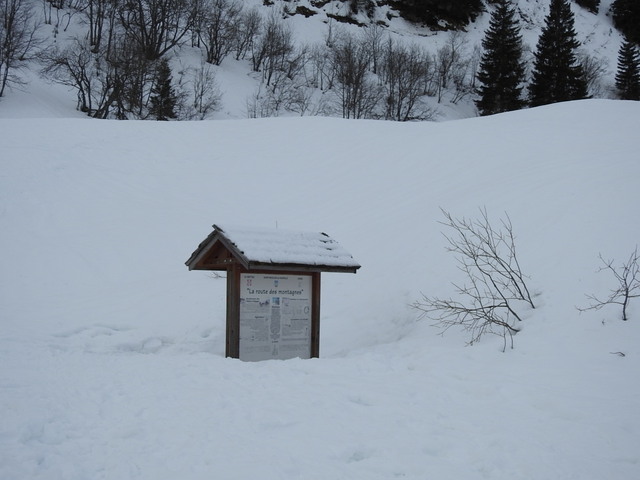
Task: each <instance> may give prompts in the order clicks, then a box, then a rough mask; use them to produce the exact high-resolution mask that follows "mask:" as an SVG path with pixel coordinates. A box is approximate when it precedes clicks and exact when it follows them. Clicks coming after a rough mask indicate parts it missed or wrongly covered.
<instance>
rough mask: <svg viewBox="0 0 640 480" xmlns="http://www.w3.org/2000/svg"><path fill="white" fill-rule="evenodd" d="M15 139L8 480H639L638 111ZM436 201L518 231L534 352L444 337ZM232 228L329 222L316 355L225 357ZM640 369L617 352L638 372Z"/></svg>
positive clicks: (9, 238)
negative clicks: (197, 255) (220, 227)
mask: <svg viewBox="0 0 640 480" xmlns="http://www.w3.org/2000/svg"><path fill="white" fill-rule="evenodd" d="M18 116H19V115H18V112H14V113H13V117H14V118H12V119H2V120H0V167H1V168H0V231H1V232H2V234H1V235H0V252H2V253H0V412H2V415H0V478H1V479H7V480H9V479H11V480H26V479H30V480H37V479H46V480H58V479H59V480H63V479H64V480H76V479H77V480H80V479H88V478H90V479H114V478H117V479H144V480H162V479H166V480H170V479H171V480H174V479H177V478H180V479H184V480H196V479H198V480H199V479H210V478H222V479H239V480H245V479H250V478H256V477H260V478H262V479H265V480H276V479H301V480H309V479H312V480H313V479H323V480H325V479H367V480H373V479H381V480H382V479H385V480H387V479H389V478H396V477H398V478H406V479H416V480H417V479H424V478H450V479H453V478H455V479H482V478H491V479H505V480H507V479H509V480H512V479H527V480H528V479H550V478H553V479H557V480H563V479H575V478H579V479H581V480H583V479H593V480H600V479H603V478H615V479H623V480H633V479H637V478H639V477H640V453H639V452H640V411H639V410H638V404H639V403H640V386H639V384H638V372H639V371H640V347H639V345H640V344H639V342H638V339H639V338H640V337H639V335H640V302H639V301H638V299H635V300H633V301H632V304H631V309H630V311H629V314H630V317H631V318H630V320H629V321H627V322H623V321H622V320H620V311H619V309H618V308H617V307H616V306H608V307H606V308H604V309H603V310H601V311H595V312H594V311H589V312H584V313H579V312H578V310H577V309H576V306H584V305H586V304H587V303H588V301H587V299H586V297H585V294H591V293H594V294H598V295H605V294H606V292H607V291H608V290H609V289H611V288H615V286H616V285H613V284H612V278H610V277H609V276H608V275H607V273H596V270H597V269H598V267H599V266H600V261H599V260H598V254H599V253H601V254H602V255H603V256H604V257H605V258H608V259H609V258H610V259H615V261H616V264H617V263H620V262H622V261H624V260H625V259H626V258H627V257H628V255H629V254H630V253H631V251H632V250H633V249H634V248H635V246H636V245H638V243H640V222H638V212H637V210H638V205H639V204H640V193H639V192H640V190H639V189H638V179H639V178H640V162H639V159H638V151H640V139H639V138H638V136H637V132H638V131H639V130H640V104H638V103H637V102H621V101H607V100H590V101H582V102H573V103H568V104H557V105H552V106H548V107H543V108H537V109H530V110H525V111H519V112H514V113H510V114H504V115H497V116H493V117H486V118H476V119H469V120H460V121H455V122H443V123H410V124H400V123H391V122H375V121H346V120H340V119H328V118H319V117H314V118H302V119H300V118H281V119H262V120H226V121H224V120H221V121H204V122H136V121H130V122H117V121H87V120H85V119H71V118H67V119H62V118H55V119H18V118H15V117H18ZM440 207H442V208H445V209H447V210H449V211H450V212H451V213H452V214H453V215H455V216H466V217H474V216H477V215H478V214H479V210H478V209H479V208H482V207H486V209H487V211H488V213H489V215H490V217H491V218H493V219H496V221H498V220H499V219H500V218H501V217H502V216H503V215H504V213H505V212H507V213H508V214H509V216H510V218H511V220H512V222H513V227H514V233H515V235H516V243H517V246H518V254H519V258H520V261H521V263H522V267H523V270H524V272H525V273H526V274H527V275H528V276H529V277H530V280H529V285H530V286H531V288H532V289H533V291H534V292H535V301H536V304H537V308H536V309H535V310H531V309H528V310H524V311H523V312H522V313H523V316H524V320H523V322H522V331H521V332H520V333H518V334H517V335H516V337H515V348H514V349H513V350H507V351H506V352H504V353H503V352H502V346H503V345H502V340H501V339H500V338H498V337H491V336H489V337H485V338H483V339H482V341H481V342H480V343H478V344H476V345H474V346H473V347H467V346H465V343H466V341H467V340H468V337H467V335H466V333H465V332H460V331H457V330H455V329H452V330H449V331H448V332H447V333H446V334H445V335H444V336H443V337H441V336H439V335H438V330H437V329H435V328H434V327H432V326H431V324H430V322H429V321H428V320H426V319H422V320H420V319H419V315H418V313H419V312H417V311H415V310H413V309H411V308H410V307H409V305H410V304H411V303H413V302H415V301H416V300H419V299H420V298H421V294H422V293H426V294H430V295H442V296H447V295H452V294H453V293H454V292H453V287H452V286H451V281H455V280H457V279H459V276H458V275H459V274H458V272H457V270H456V265H455V261H454V258H453V257H452V256H451V255H450V254H448V253H447V252H446V251H445V239H444V238H443V236H442V234H441V232H442V229H443V226H442V225H440V224H439V223H438V222H439V221H441V220H442V219H443V218H442V214H441V212H440ZM213 223H219V224H233V225H247V226H259V227H272V228H275V227H276V226H277V227H278V228H283V229H285V228H287V229H294V230H306V231H325V232H327V233H328V234H329V235H331V236H332V237H333V238H335V239H337V240H338V241H339V242H340V243H341V244H342V245H343V246H344V247H345V248H346V249H347V250H348V251H349V252H350V253H352V254H353V256H354V257H355V259H356V260H357V261H358V262H359V263H360V264H361V265H362V268H361V269H360V270H359V271H358V273H357V274H356V275H351V274H331V273H327V274H324V275H323V284H322V310H321V318H322V320H321V341H320V350H321V358H320V359H314V360H298V359H295V360H288V361H267V362H260V363H243V362H240V361H238V360H232V359H225V358H224V334H225V332H224V328H225V327H224V315H225V303H224V302H225V300H224V298H225V288H226V284H225V281H224V280H223V279H216V278H212V277H211V276H209V275H207V274H206V273H203V272H195V271H193V272H189V271H188V270H187V268H186V267H185V265H184V262H185V261H186V260H187V258H188V257H189V255H190V254H191V252H192V251H193V250H194V249H195V248H196V247H197V245H198V242H200V241H201V240H202V239H203V238H204V237H205V236H206V235H207V234H208V233H209V232H210V231H211V225H212V224H213ZM623 355H624V356H623Z"/></svg>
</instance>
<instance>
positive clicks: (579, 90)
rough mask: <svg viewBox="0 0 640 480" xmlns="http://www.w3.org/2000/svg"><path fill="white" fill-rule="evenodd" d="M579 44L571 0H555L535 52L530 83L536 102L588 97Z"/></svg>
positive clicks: (532, 95) (540, 103)
mask: <svg viewBox="0 0 640 480" xmlns="http://www.w3.org/2000/svg"><path fill="white" fill-rule="evenodd" d="M579 46H580V42H578V40H577V39H576V31H575V29H574V17H573V12H572V11H571V5H570V4H569V2H568V0H551V5H550V7H549V14H548V15H547V17H546V18H545V25H544V27H543V28H542V33H541V34H540V38H539V39H538V44H537V47H536V52H535V61H534V70H533V80H532V82H531V85H530V86H529V96H530V100H531V105H532V106H538V105H546V104H549V103H556V102H566V101H568V100H578V99H581V98H586V97H587V82H586V80H585V78H584V71H583V68H582V65H580V63H578V60H577V58H576V49H577V48H578V47H579Z"/></svg>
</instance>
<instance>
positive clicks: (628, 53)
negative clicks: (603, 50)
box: [616, 38, 640, 100]
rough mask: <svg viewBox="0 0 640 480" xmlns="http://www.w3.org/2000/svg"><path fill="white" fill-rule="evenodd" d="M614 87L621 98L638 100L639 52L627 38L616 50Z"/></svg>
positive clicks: (639, 92)
mask: <svg viewBox="0 0 640 480" xmlns="http://www.w3.org/2000/svg"><path fill="white" fill-rule="evenodd" d="M616 88H617V89H618V91H619V93H620V98H622V99H623V100H640V53H638V49H637V47H636V46H635V45H634V43H633V42H631V41H630V40H628V39H627V38H625V40H624V42H622V45H621V46H620V50H619V52H618V70H617V72H616Z"/></svg>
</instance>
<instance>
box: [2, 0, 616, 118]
mask: <svg viewBox="0 0 640 480" xmlns="http://www.w3.org/2000/svg"><path fill="white" fill-rule="evenodd" d="M33 1H34V11H33V12H34V15H41V14H42V11H41V6H40V3H39V2H36V1H35V0H33ZM242 3H243V4H244V5H245V7H246V8H247V9H249V8H258V9H260V10H261V11H262V13H263V14H264V15H265V17H266V16H268V15H270V14H272V13H273V12H274V11H281V12H282V11H286V12H293V11H295V7H297V6H300V7H306V8H311V9H313V10H314V11H316V12H318V13H317V14H316V15H313V16H311V17H308V18H306V17H304V16H303V15H291V16H287V15H284V16H285V17H286V18H284V20H283V21H284V22H285V24H286V25H287V26H290V27H291V30H292V32H293V35H294V38H295V40H296V44H297V45H300V46H302V45H307V46H310V47H311V46H314V45H318V44H320V45H323V44H324V43H325V41H326V39H327V36H328V35H329V31H330V30H331V32H332V35H335V34H336V32H338V31H348V32H351V33H352V34H354V35H360V34H363V33H364V31H365V30H366V29H365V28H361V27H357V26H355V25H350V24H345V23H339V22H337V21H335V20H332V19H331V17H330V16H328V15H339V16H346V15H348V14H349V7H348V4H347V3H344V2H334V1H329V2H313V3H311V2H310V0H299V1H296V2H285V1H282V0H273V1H272V2H268V3H269V5H265V2H263V1H262V0H244V1H243V2H242ZM516 3H517V4H518V12H519V18H520V21H521V26H522V35H523V40H524V44H525V50H526V53H525V56H526V58H527V59H528V60H529V62H530V63H531V62H532V59H533V53H532V52H533V51H535V48H536V43H537V40H538V36H539V34H540V29H541V27H542V26H543V25H544V19H545V16H546V14H547V12H548V1H547V0H536V1H530V0H520V1H518V2H516ZM611 3H612V0H602V1H601V2H600V8H599V13H598V14H593V13H590V12H588V11H587V10H585V9H583V8H581V7H579V6H578V5H577V4H575V3H572V10H573V12H574V13H575V29H576V32H577V37H578V40H579V41H580V42H582V46H581V48H580V50H581V53H584V54H588V55H591V56H592V57H593V59H594V63H596V64H599V65H601V67H602V70H603V73H602V76H601V79H600V81H599V82H596V83H597V86H596V87H594V88H593V89H592V90H593V91H592V92H591V93H592V94H593V96H594V97H596V98H615V89H614V78H615V71H616V65H617V64H616V61H617V60H616V59H617V54H618V49H619V48H620V44H621V42H622V37H621V35H620V33H619V32H618V31H617V30H615V28H614V27H613V24H612V21H611V18H610V16H609V10H610V5H611ZM314 4H315V5H314ZM491 8H492V7H491V6H489V7H488V8H487V11H486V12H484V13H483V14H482V15H480V16H479V17H478V19H476V21H475V22H473V23H471V24H470V25H468V26H467V28H466V29H465V31H463V32H461V34H462V36H463V37H464V41H465V45H464V48H463V49H462V51H463V54H462V56H463V57H465V58H466V57H471V56H472V54H473V52H474V48H479V47H480V44H481V41H482V39H483V37H484V33H485V31H486V29H487V27H488V24H489V18H490V12H491ZM54 12H55V9H54ZM54 17H56V15H55V13H54ZM57 17H58V18H59V19H60V20H59V22H60V24H59V25H56V22H55V21H54V22H52V23H51V24H48V25H43V26H42V28H41V30H40V35H42V36H43V37H44V38H45V39H46V41H45V45H49V46H53V45H55V46H58V47H60V48H62V47H64V46H65V45H67V44H68V42H69V40H70V39H71V38H73V37H78V38H84V36H86V29H87V26H86V19H84V17H83V15H82V14H81V13H79V12H77V11H75V10H73V11H72V10H60V11H59V12H58V14H57ZM357 19H358V21H360V22H361V23H362V24H368V23H370V22H371V23H373V22H377V23H380V24H382V25H384V27H383V30H384V32H385V34H386V35H387V36H388V38H391V39H393V40H394V41H396V42H399V43H405V44H417V45H419V46H421V47H422V48H424V49H425V50H426V51H428V52H430V53H432V54H435V53H436V52H437V51H438V49H440V48H442V47H443V46H445V45H447V44H448V43H449V41H450V40H449V39H450V32H445V31H438V32H435V31H431V30H429V29H428V28H426V27H423V26H419V25H415V24H412V23H409V22H407V21H405V20H404V19H402V17H400V16H399V15H398V13H397V12H395V11H394V10H393V9H391V8H390V7H389V6H388V5H379V6H378V8H377V10H376V13H375V16H374V18H372V19H369V18H367V17H366V16H365V15H364V13H361V14H360V15H359V16H358V17H357ZM67 20H68V22H67ZM476 53H477V52H476ZM201 55H202V52H201V51H200V50H198V49H196V48H191V47H190V46H189V45H188V44H186V45H184V46H183V47H182V48H179V49H174V50H173V51H171V52H170V54H169V55H168V57H169V58H170V60H171V64H172V68H173V72H174V83H175V82H177V78H178V76H179V74H178V72H183V71H186V70H187V69H188V67H189V66H197V65H199V64H200V57H201ZM40 68H41V65H38V64H36V63H34V64H32V65H31V66H30V70H27V71H25V72H23V73H22V75H23V77H24V80H26V81H27V84H26V85H24V86H22V87H20V88H17V87H14V88H9V89H8V90H7V92H6V93H5V96H4V97H2V98H0V118H16V117H20V118H23V117H29V118H41V117H78V116H82V115H81V114H80V113H79V112H77V111H76V110H75V107H76V93H75V92H74V91H73V90H72V89H70V88H67V87H63V86H60V85H54V84H51V83H50V81H48V80H45V79H43V78H41V77H40V76H39V75H38V73H37V72H38V71H39V69H40ZM212 69H213V70H214V72H215V75H216V80H217V84H218V86H219V91H220V93H221V95H222V102H221V105H220V108H219V110H218V111H216V112H214V113H212V114H211V117H210V118H213V119H242V118H247V117H248V116H249V113H248V107H247V105H248V102H250V101H251V99H252V98H255V95H256V92H257V91H258V90H259V87H260V74H256V73H255V72H252V71H251V68H250V65H249V62H248V61H236V60H234V59H232V58H227V59H225V61H223V63H222V65H221V66H219V67H212ZM185 78H188V75H187V76H186V77H185ZM185 81H186V80H185ZM263 90H264V88H263ZM452 97H453V93H451V92H450V93H446V94H445V95H444V96H443V98H442V101H441V102H440V103H438V102H437V101H436V99H435V98H431V99H429V101H428V103H429V104H430V105H432V107H433V108H434V109H436V110H437V117H436V120H440V121H442V120H455V119H460V118H469V117H474V116H476V114H477V112H476V109H475V106H474V102H473V100H474V97H473V96H472V95H466V96H464V97H463V98H462V99H460V100H457V101H456V103H452V102H451V100H452V99H453V98H452ZM316 110H317V109H316ZM309 111H310V112H313V111H314V109H313V108H311V109H310V110H309ZM282 115H285V113H282Z"/></svg>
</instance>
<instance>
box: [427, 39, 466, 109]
mask: <svg viewBox="0 0 640 480" xmlns="http://www.w3.org/2000/svg"><path fill="white" fill-rule="evenodd" d="M466 45H467V43H466V40H465V37H464V35H463V34H462V32H459V31H453V32H450V33H449V36H448V37H447V43H446V44H445V45H444V46H443V47H442V48H440V49H439V50H438V53H437V54H436V57H435V64H436V71H437V78H438V84H437V96H438V103H440V102H441V101H442V98H443V95H444V92H445V91H446V90H447V89H449V88H452V87H455V88H458V87H459V86H460V85H462V82H464V80H465V78H466V74H467V67H468V63H469V60H468V59H467V58H465V49H466ZM458 100H459V98H458Z"/></svg>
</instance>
